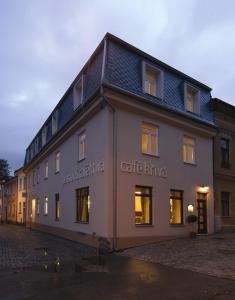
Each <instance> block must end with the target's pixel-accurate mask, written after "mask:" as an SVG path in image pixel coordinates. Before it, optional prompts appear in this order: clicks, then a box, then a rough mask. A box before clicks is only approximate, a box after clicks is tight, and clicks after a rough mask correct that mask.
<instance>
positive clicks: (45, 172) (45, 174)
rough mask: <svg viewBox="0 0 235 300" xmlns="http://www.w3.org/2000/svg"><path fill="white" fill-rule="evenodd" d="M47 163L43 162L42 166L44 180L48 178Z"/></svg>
mask: <svg viewBox="0 0 235 300" xmlns="http://www.w3.org/2000/svg"><path fill="white" fill-rule="evenodd" d="M48 171H49V170H48V161H45V164H44V178H48Z"/></svg>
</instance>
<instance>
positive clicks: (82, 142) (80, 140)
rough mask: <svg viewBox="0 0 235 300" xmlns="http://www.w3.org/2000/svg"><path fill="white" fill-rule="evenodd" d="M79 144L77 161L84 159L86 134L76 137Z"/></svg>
mask: <svg viewBox="0 0 235 300" xmlns="http://www.w3.org/2000/svg"><path fill="white" fill-rule="evenodd" d="M78 143H79V153H78V160H82V159H84V158H85V157H86V154H85V150H86V134H85V133H82V134H80V135H79V137H78Z"/></svg>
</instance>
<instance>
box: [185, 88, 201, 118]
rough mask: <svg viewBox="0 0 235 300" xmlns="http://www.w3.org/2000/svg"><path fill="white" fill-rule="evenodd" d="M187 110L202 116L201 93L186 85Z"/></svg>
mask: <svg viewBox="0 0 235 300" xmlns="http://www.w3.org/2000/svg"><path fill="white" fill-rule="evenodd" d="M184 99H185V100H184V101H185V109H186V110H187V111H188V112H191V113H195V114H198V115H199V114H200V92H199V90H198V89H196V88H195V87H193V86H190V85H188V84H185V91H184Z"/></svg>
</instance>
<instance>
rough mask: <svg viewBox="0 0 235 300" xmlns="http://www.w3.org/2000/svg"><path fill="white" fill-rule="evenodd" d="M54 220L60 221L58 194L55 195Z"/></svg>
mask: <svg viewBox="0 0 235 300" xmlns="http://www.w3.org/2000/svg"><path fill="white" fill-rule="evenodd" d="M55 219H56V221H58V220H59V219H60V194H59V193H57V194H55Z"/></svg>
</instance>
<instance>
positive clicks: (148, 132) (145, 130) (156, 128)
mask: <svg viewBox="0 0 235 300" xmlns="http://www.w3.org/2000/svg"><path fill="white" fill-rule="evenodd" d="M144 125H146V126H150V127H153V128H154V129H155V132H154V135H155V137H156V143H157V144H156V153H153V152H151V146H152V144H151V143H152V139H151V137H152V136H153V131H151V130H148V129H146V128H144ZM143 133H145V134H147V135H148V144H147V151H146V152H144V151H143V148H142V136H143ZM141 152H142V154H147V155H153V156H159V128H158V126H156V125H153V124H149V123H147V122H142V124H141Z"/></svg>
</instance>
